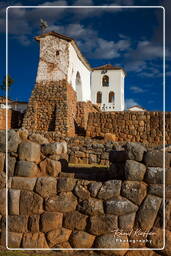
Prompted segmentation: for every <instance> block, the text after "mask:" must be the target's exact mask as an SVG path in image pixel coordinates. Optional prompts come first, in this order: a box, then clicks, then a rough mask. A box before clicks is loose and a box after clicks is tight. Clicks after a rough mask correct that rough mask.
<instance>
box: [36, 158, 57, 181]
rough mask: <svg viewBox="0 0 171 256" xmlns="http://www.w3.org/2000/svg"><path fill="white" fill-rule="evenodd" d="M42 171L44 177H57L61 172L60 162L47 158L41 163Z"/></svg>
mask: <svg viewBox="0 0 171 256" xmlns="http://www.w3.org/2000/svg"><path fill="white" fill-rule="evenodd" d="M40 170H41V174H42V176H44V175H49V176H53V177H57V176H58V174H59V173H60V171H61V163H60V162H59V161H55V160H52V159H50V158H47V159H45V160H43V161H42V162H41V163H40Z"/></svg>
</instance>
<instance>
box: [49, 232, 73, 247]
mask: <svg viewBox="0 0 171 256" xmlns="http://www.w3.org/2000/svg"><path fill="white" fill-rule="evenodd" d="M71 232H72V230H70V229H66V228H62V229H55V230H52V231H49V232H48V233H47V240H48V241H49V246H50V247H54V246H55V245H56V244H61V243H64V242H67V241H68V239H69V236H70V235H71Z"/></svg>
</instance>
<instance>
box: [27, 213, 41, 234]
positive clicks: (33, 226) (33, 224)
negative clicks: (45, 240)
mask: <svg viewBox="0 0 171 256" xmlns="http://www.w3.org/2000/svg"><path fill="white" fill-rule="evenodd" d="M39 219H40V215H32V216H30V217H29V220H28V230H29V231H30V232H32V233H36V232H39Z"/></svg>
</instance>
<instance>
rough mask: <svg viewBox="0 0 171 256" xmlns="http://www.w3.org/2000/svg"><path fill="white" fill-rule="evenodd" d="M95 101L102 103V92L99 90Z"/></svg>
mask: <svg viewBox="0 0 171 256" xmlns="http://www.w3.org/2000/svg"><path fill="white" fill-rule="evenodd" d="M96 102H97V103H102V93H101V92H97V100H96Z"/></svg>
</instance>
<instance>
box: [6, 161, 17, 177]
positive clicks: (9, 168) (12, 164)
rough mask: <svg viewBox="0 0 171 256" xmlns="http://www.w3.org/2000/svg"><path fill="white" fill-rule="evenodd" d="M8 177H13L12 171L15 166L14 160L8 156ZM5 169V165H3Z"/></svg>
mask: <svg viewBox="0 0 171 256" xmlns="http://www.w3.org/2000/svg"><path fill="white" fill-rule="evenodd" d="M7 161H8V177H13V176H14V169H15V164H16V158H15V157H11V156H8V160H7ZM5 167H6V165H5Z"/></svg>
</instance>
